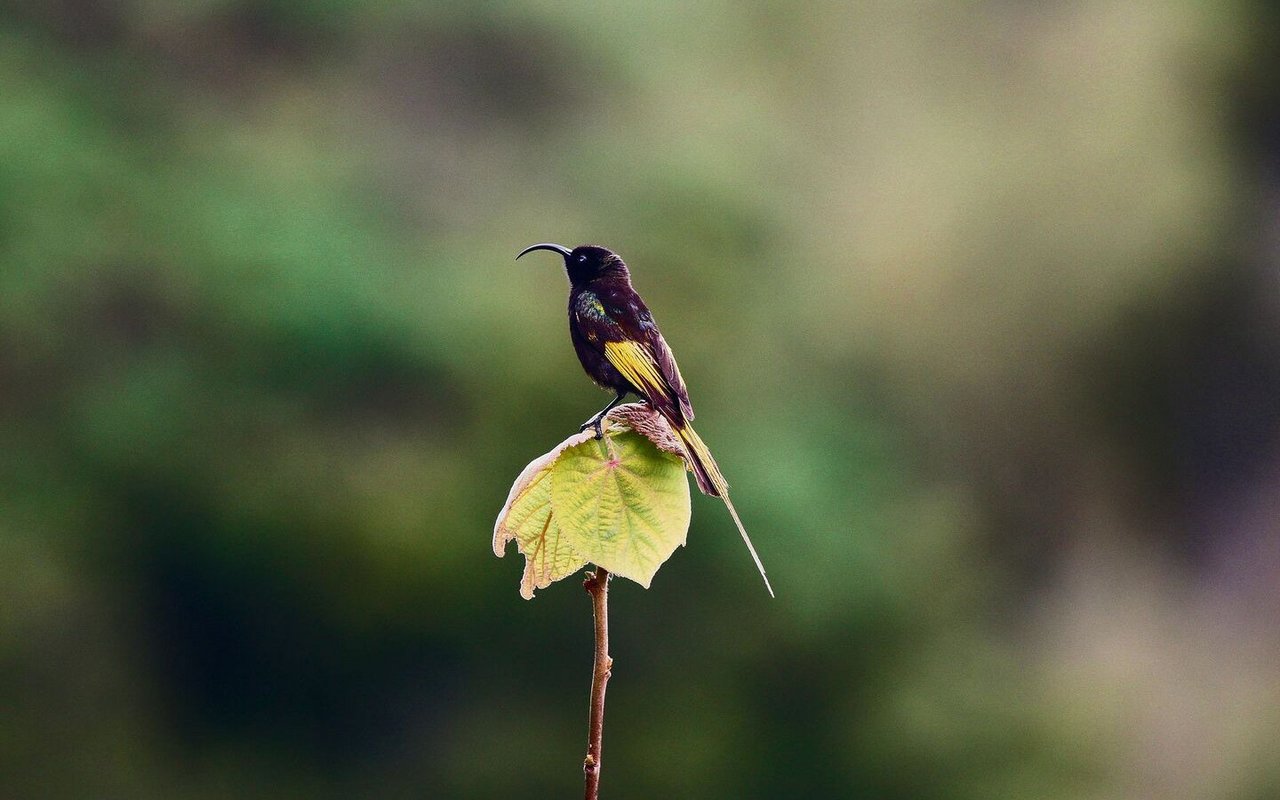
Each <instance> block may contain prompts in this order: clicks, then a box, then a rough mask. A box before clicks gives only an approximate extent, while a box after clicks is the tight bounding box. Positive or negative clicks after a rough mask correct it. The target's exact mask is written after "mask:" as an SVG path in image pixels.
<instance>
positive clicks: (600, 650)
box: [582, 567, 613, 800]
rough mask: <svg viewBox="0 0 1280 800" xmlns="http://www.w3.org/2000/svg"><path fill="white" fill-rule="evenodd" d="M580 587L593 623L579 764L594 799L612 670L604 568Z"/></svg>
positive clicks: (589, 795)
mask: <svg viewBox="0 0 1280 800" xmlns="http://www.w3.org/2000/svg"><path fill="white" fill-rule="evenodd" d="M582 586H583V588H584V589H586V590H587V593H588V594H590V595H591V610H592V613H593V615H594V616H595V622H596V657H595V669H594V670H593V671H592V674H591V713H590V716H589V719H588V722H587V757H586V759H585V760H584V761H583V762H582V772H583V774H584V775H585V776H586V784H587V786H586V795H585V797H586V800H597V798H599V796H600V743H601V740H602V739H603V738H604V689H605V684H607V683H608V682H609V676H610V675H611V674H612V670H613V659H612V658H610V657H609V573H608V572H607V571H606V570H605V568H604V567H596V571H595V574H593V575H591V576H589V577H588V578H587V579H586V580H585V581H583V582H582Z"/></svg>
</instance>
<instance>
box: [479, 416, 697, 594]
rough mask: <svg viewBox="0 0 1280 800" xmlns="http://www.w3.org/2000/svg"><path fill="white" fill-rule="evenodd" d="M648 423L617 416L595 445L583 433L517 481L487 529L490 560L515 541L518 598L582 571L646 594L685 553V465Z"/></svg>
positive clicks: (666, 435)
mask: <svg viewBox="0 0 1280 800" xmlns="http://www.w3.org/2000/svg"><path fill="white" fill-rule="evenodd" d="M651 417H652V418H657V417H656V415H654V414H653V413H652V412H651V411H649V410H648V409H647V408H637V407H636V406H635V404H632V405H630V406H621V407H620V408H618V409H615V410H614V412H613V413H611V414H610V415H609V416H608V417H607V418H606V422H605V429H604V430H605V436H604V439H603V440H598V441H597V440H595V439H594V438H593V435H592V433H591V432H586V433H579V434H576V435H574V436H570V437H569V438H568V439H565V440H564V441H563V442H561V443H560V444H559V445H557V446H556V447H555V448H554V449H552V450H551V451H550V452H549V453H547V454H545V455H543V456H540V457H539V458H537V459H535V460H534V461H533V462H532V463H530V464H529V466H527V467H525V469H524V471H523V472H521V473H520V476H519V477H518V478H516V481H515V484H514V485H513V486H512V487H511V492H510V494H509V495H508V497H507V502H506V504H505V505H504V506H503V507H502V511H501V512H500V513H499V514H498V521H497V524H496V525H495V526H494V530H493V551H494V553H495V554H497V555H498V556H502V555H503V553H504V551H505V550H506V545H507V543H508V542H510V541H512V540H515V542H516V546H517V549H518V550H519V551H520V552H521V553H522V554H523V555H524V557H525V567H524V574H523V576H522V577H521V579H520V594H521V596H523V597H525V598H526V599H528V598H532V597H533V593H534V590H535V589H542V588H544V587H546V586H549V585H551V584H552V583H554V582H555V581H558V580H560V579H561V578H565V577H568V576H569V575H572V574H573V573H575V572H577V571H578V570H579V569H581V568H582V567H583V566H584V565H585V564H586V563H588V562H590V563H593V564H597V565H599V566H601V567H604V568H605V569H607V570H609V572H611V573H614V574H616V575H621V576H623V577H626V578H630V579H631V580H634V581H635V582H637V583H639V584H640V585H642V586H644V587H645V588H648V587H649V584H650V582H651V581H652V580H653V576H654V574H655V573H657V571H658V568H659V567H660V566H662V564H663V563H664V562H665V561H666V560H667V558H669V557H670V556H671V554H672V553H673V552H675V549H676V548H677V547H679V546H680V545H683V544H684V543H685V538H686V536H687V535H688V532H689V517H690V507H689V484H688V481H687V480H686V479H685V465H684V462H683V460H681V458H680V457H679V456H678V455H675V454H674V453H673V452H672V450H673V448H674V447H675V445H674V444H673V443H674V440H673V439H672V437H671V434H670V431H669V430H664V429H663V428H662V426H660V425H658V424H656V423H654V421H653V419H651ZM657 419H659V420H660V418H657ZM637 429H638V430H640V431H643V432H644V433H643V435H642V434H641V433H637V432H636V430H637Z"/></svg>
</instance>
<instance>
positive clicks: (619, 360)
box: [604, 341, 669, 395]
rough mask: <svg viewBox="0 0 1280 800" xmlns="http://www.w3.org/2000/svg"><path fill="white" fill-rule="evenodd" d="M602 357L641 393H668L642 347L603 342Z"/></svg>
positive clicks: (627, 342)
mask: <svg viewBox="0 0 1280 800" xmlns="http://www.w3.org/2000/svg"><path fill="white" fill-rule="evenodd" d="M604 357H605V358H607V359H609V363H610V364H612V365H613V366H614V367H615V368H616V369H617V370H618V372H621V373H622V377H624V378H626V379H627V380H629V381H631V385H632V386H635V387H636V388H637V389H639V390H640V391H641V392H648V393H653V394H658V395H666V394H668V393H669V390H668V389H667V382H666V380H665V379H664V378H663V377H662V373H661V372H660V371H659V370H658V365H657V364H656V363H655V362H654V360H653V356H651V355H649V351H648V350H646V349H645V348H644V346H643V345H640V344H637V343H636V342H632V341H622V342H605V343H604Z"/></svg>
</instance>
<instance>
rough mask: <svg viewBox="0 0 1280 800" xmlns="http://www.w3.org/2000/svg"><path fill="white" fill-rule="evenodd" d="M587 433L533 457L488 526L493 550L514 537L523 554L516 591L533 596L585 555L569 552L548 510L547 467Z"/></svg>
mask: <svg viewBox="0 0 1280 800" xmlns="http://www.w3.org/2000/svg"><path fill="white" fill-rule="evenodd" d="M591 436H592V434H591V433H589V432H588V433H580V434H578V435H576V436H570V437H569V438H568V439H565V440H564V441H563V442H561V443H560V444H559V445H557V446H556V447H555V449H553V450H552V451H551V452H549V453H547V454H546V455H543V456H539V457H538V458H536V459H534V460H533V461H532V462H531V463H530V464H529V466H527V467H525V468H524V471H523V472H521V473H520V476H519V477H518V478H516V482H515V483H514V484H513V485H512V486H511V492H510V494H508V495H507V502H506V504H505V505H504V506H503V507H502V511H500V512H499V513H498V522H497V524H496V525H494V528H493V552H494V553H495V554H496V555H497V556H498V557H499V558H501V557H502V556H503V555H504V553H505V552H506V549H507V542H510V541H511V540H513V539H514V540H515V542H516V548H517V549H518V550H519V551H520V552H521V553H522V554H523V555H524V574H523V575H522V576H521V577H520V596H521V597H523V598H524V599H526V600H531V599H533V592H534V590H535V589H544V588H546V587H548V586H550V585H551V584H553V583H555V582H556V581H558V580H560V579H561V578H566V577H568V576H570V575H572V574H573V573H575V572H577V571H578V570H579V569H581V568H582V567H583V565H585V564H586V563H587V560H586V559H585V558H583V557H582V556H580V555H579V554H577V553H576V552H574V550H573V548H572V546H571V545H570V544H569V541H568V539H567V537H564V536H562V535H561V531H560V526H559V524H558V523H557V521H556V519H555V515H554V514H553V513H552V510H551V468H552V466H553V465H554V464H555V462H556V459H557V458H559V457H560V454H561V453H562V452H564V450H565V448H567V447H570V446H572V445H575V444H580V443H581V442H585V441H587V440H589V439H590V438H591Z"/></svg>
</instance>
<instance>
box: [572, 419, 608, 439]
mask: <svg viewBox="0 0 1280 800" xmlns="http://www.w3.org/2000/svg"><path fill="white" fill-rule="evenodd" d="M587 428H595V429H596V436H595V438H597V439H603V438H604V420H603V419H602V418H600V417H596V418H595V419H589V420H587V421H586V422H584V423H582V426H581V427H580V428H578V433H582V432H583V431H585V430H586V429H587Z"/></svg>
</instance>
